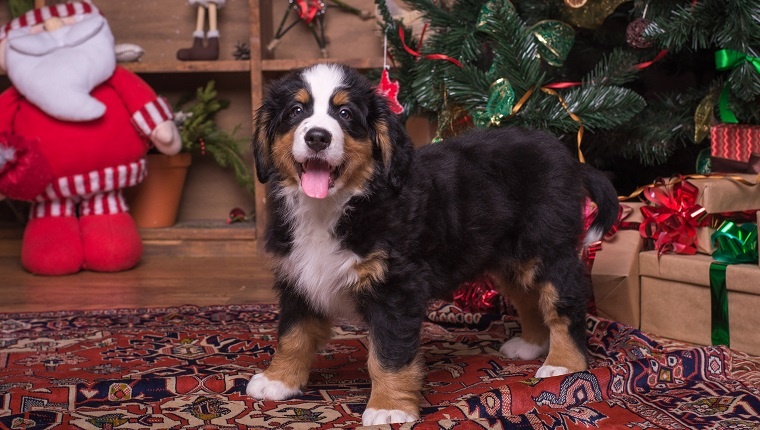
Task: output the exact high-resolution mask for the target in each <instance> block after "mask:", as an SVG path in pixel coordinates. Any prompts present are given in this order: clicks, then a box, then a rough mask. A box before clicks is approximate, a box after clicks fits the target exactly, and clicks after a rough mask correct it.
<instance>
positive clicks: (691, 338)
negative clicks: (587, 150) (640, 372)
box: [591, 173, 760, 355]
mask: <svg viewBox="0 0 760 430" xmlns="http://www.w3.org/2000/svg"><path fill="white" fill-rule="evenodd" d="M756 182H757V175H755V174H734V173H731V174H714V175H710V176H708V177H700V176H695V177H686V178H674V179H673V180H671V181H669V182H668V183H658V184H654V185H653V186H650V187H647V188H645V189H644V190H643V193H642V196H644V197H645V199H644V200H646V202H645V204H630V203H625V202H624V203H623V204H625V205H635V208H637V209H638V210H639V212H640V214H639V216H634V217H633V218H632V219H633V220H635V221H637V222H640V223H641V224H639V230H638V231H634V230H618V231H617V232H616V233H615V235H614V236H612V238H608V239H607V240H606V241H605V242H603V243H602V249H601V250H600V251H599V252H598V253H597V256H596V261H595V263H594V266H593V267H592V272H591V273H592V281H593V285H594V293H595V300H596V302H597V311H598V313H599V315H600V316H604V317H607V318H611V319H615V320H617V321H621V322H624V323H627V324H630V325H632V326H635V327H639V328H641V329H642V330H644V331H646V332H650V333H654V334H657V335H661V336H664V337H667V338H671V339H676V340H682V341H687V342H693V343H698V344H708V345H709V344H726V345H730V346H731V347H732V348H735V349H738V350H741V351H745V352H749V353H752V354H757V355H760V331H758V330H757V329H756V326H757V325H758V324H760V315H759V314H758V313H757V311H756V309H758V308H760V266H758V261H757V248H758V237H757V221H758V218H760V212H758V208H760V185H758V186H755V185H754V184H755V183H756ZM634 215H635V214H634ZM750 217H751V218H750ZM621 233H622V236H620V237H618V236H619V235H621ZM636 236H638V237H636ZM646 240H650V241H651V242H652V243H653V248H655V249H653V250H646V249H644V248H645V247H644V246H643V242H642V241H646ZM622 248H625V249H622ZM722 261H725V262H727V263H723V262H722ZM600 263H602V264H600ZM716 273H717V275H716ZM615 275H617V276H618V278H617V279H618V280H617V282H616V283H615V282H611V279H612V278H613V276H615ZM613 284H615V285H613Z"/></svg>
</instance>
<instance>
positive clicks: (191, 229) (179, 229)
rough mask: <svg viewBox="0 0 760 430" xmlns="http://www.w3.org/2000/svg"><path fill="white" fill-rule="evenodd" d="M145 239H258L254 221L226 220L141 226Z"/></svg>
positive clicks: (141, 232)
mask: <svg viewBox="0 0 760 430" xmlns="http://www.w3.org/2000/svg"><path fill="white" fill-rule="evenodd" d="M139 230H140V237H142V238H143V240H145V241H156V240H209V241H210V240H223V241H231V240H251V241H252V240H256V226H255V225H254V224H253V223H252V222H240V223H233V224H227V223H226V222H224V221H197V220H194V221H181V222H178V223H177V224H175V225H173V226H171V227H165V228H140V229H139Z"/></svg>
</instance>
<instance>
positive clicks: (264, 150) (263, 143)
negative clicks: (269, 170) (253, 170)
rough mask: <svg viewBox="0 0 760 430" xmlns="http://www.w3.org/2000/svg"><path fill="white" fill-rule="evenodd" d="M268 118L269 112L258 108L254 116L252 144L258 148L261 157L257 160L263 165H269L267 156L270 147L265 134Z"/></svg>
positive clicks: (269, 152)
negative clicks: (254, 124)
mask: <svg viewBox="0 0 760 430" xmlns="http://www.w3.org/2000/svg"><path fill="white" fill-rule="evenodd" d="M269 120H270V118H269V114H268V113H266V112H264V111H263V109H262V110H260V111H259V112H258V113H257V116H256V128H255V130H253V142H254V145H256V147H258V148H259V152H260V154H259V155H258V156H260V157H261V158H262V159H261V160H259V161H260V162H261V164H262V165H263V166H269V165H270V160H269V156H270V154H271V151H270V149H271V148H269V142H268V141H267V136H266V124H268V123H269Z"/></svg>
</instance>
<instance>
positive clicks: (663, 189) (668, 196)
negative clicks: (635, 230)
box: [639, 178, 707, 255]
mask: <svg viewBox="0 0 760 430" xmlns="http://www.w3.org/2000/svg"><path fill="white" fill-rule="evenodd" d="M698 194H699V189H698V188H697V187H696V186H694V185H692V184H690V183H689V182H686V180H684V179H683V178H679V179H677V180H676V181H675V182H672V183H670V184H666V183H664V182H663V181H662V180H661V179H658V180H657V181H655V183H654V184H653V185H652V186H649V187H646V188H645V189H644V192H643V193H642V195H643V196H644V198H645V199H646V200H648V201H649V203H651V205H649V206H643V207H642V208H641V214H642V215H643V216H644V222H642V223H641V225H640V226H639V233H640V234H641V236H642V237H644V238H647V239H654V246H655V248H656V249H657V253H658V255H662V254H664V253H668V252H675V253H677V254H686V255H692V254H696V252H697V243H696V242H697V227H700V226H702V225H703V221H704V220H705V218H706V215H707V214H706V211H705V208H703V207H702V206H700V205H698V204H697V197H698Z"/></svg>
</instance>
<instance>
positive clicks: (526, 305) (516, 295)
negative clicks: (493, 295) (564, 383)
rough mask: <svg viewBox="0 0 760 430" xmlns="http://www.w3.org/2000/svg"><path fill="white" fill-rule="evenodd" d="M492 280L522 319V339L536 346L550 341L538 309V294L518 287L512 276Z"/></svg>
mask: <svg viewBox="0 0 760 430" xmlns="http://www.w3.org/2000/svg"><path fill="white" fill-rule="evenodd" d="M491 278H492V279H493V281H494V285H495V286H496V288H497V290H498V291H500V292H501V293H502V294H504V296H505V297H507V300H508V301H509V303H510V304H511V305H512V306H513V307H514V308H515V310H516V311H517V315H518V316H519V317H520V326H521V327H522V334H521V335H520V337H522V338H523V340H525V341H526V342H529V343H532V344H534V345H543V344H544V343H545V342H546V341H547V340H548V339H549V328H548V327H547V326H546V324H545V323H544V318H543V316H542V315H541V311H540V310H539V307H538V299H539V294H538V292H537V291H535V290H534V289H531V288H526V287H524V286H523V285H519V286H518V281H516V280H512V279H511V278H512V276H510V277H506V276H501V275H491ZM518 278H519V277H518Z"/></svg>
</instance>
